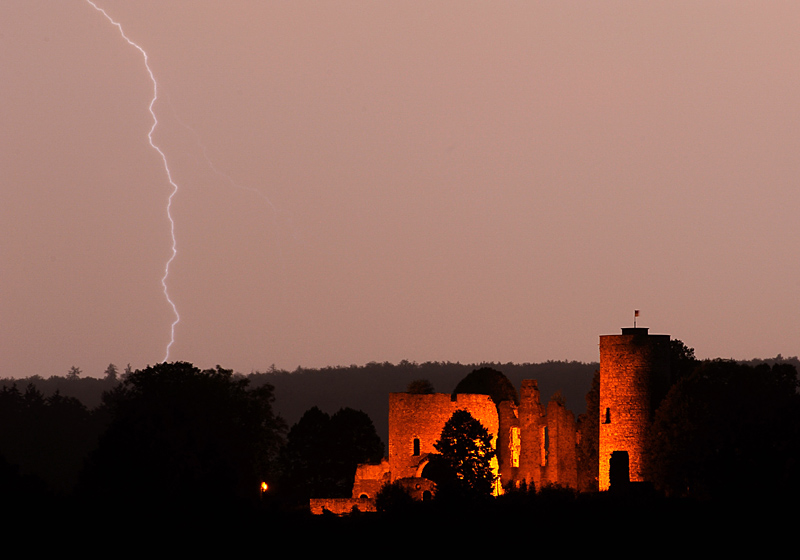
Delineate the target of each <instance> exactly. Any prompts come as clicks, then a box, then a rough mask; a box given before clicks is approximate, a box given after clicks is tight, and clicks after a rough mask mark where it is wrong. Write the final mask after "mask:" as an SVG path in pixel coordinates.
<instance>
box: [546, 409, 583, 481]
mask: <svg viewBox="0 0 800 560" xmlns="http://www.w3.org/2000/svg"><path fill="white" fill-rule="evenodd" d="M544 425H546V426H547V434H548V440H549V441H548V446H547V460H546V461H545V465H544V466H543V467H542V477H541V483H542V485H547V484H557V485H560V486H569V487H570V488H577V487H578V461H577V455H576V452H577V448H576V447H577V446H576V443H577V442H576V437H575V433H576V427H575V415H574V414H572V412H570V411H569V410H567V407H566V406H564V404H562V403H561V402H558V401H555V400H551V401H550V402H549V403H547V412H546V414H545V417H544Z"/></svg>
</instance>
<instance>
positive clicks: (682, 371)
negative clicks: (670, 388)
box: [669, 338, 700, 385]
mask: <svg viewBox="0 0 800 560" xmlns="http://www.w3.org/2000/svg"><path fill="white" fill-rule="evenodd" d="M669 350H670V364H669V365H670V371H671V384H672V385H674V384H675V383H677V382H678V381H680V380H681V379H683V378H684V377H688V376H689V375H691V374H692V372H693V371H694V369H695V368H696V367H697V366H698V364H699V363H700V362H699V361H698V360H697V358H695V355H694V348H689V347H688V346H686V345H685V344H684V343H683V341H681V340H678V339H677V338H673V339H672V340H670V341H669Z"/></svg>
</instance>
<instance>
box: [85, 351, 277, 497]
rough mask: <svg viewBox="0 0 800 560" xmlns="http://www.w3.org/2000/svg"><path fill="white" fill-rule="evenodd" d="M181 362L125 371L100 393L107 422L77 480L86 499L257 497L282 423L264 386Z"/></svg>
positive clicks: (270, 469)
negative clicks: (111, 387) (116, 383)
mask: <svg viewBox="0 0 800 560" xmlns="http://www.w3.org/2000/svg"><path fill="white" fill-rule="evenodd" d="M248 383H249V382H248V380H247V379H244V378H239V377H235V376H234V375H233V372H232V371H231V370H226V369H222V368H221V367H219V366H217V368H216V369H209V370H204V371H200V370H199V369H198V368H196V367H194V366H193V365H192V364H189V363H186V362H174V363H162V364H158V365H155V366H152V367H147V368H146V369H144V370H137V371H135V372H133V373H131V374H130V375H129V376H128V377H127V378H126V379H125V381H124V382H123V383H122V384H121V385H119V386H118V387H117V388H116V389H114V390H113V391H112V392H109V393H106V395H105V406H106V407H107V408H108V410H109V413H110V416H111V424H110V426H109V428H108V430H107V432H106V433H105V434H104V435H103V437H102V438H101V440H100V444H99V447H98V449H97V451H96V453H94V454H93V455H92V457H91V460H90V462H89V465H88V467H87V469H86V471H85V476H84V478H83V480H82V483H83V489H84V490H85V492H86V493H87V494H88V495H93V496H95V497H98V496H101V495H102V496H106V497H109V496H115V497H117V498H122V497H124V498H125V499H127V500H147V501H148V502H150V503H151V504H159V503H160V504H172V505H175V506H178V505H184V506H189V505H191V504H194V505H198V504H201V503H203V502H210V503H215V502H218V501H221V500H231V499H233V498H243V497H252V498H256V497H258V495H259V494H258V492H259V485H260V482H261V481H262V480H267V481H270V480H271V475H272V474H273V472H274V471H273V468H274V466H273V461H274V459H275V457H276V454H277V451H278V449H279V447H280V445H281V442H282V434H283V431H284V423H283V421H282V420H281V418H279V417H276V416H275V415H274V413H273V411H272V402H273V400H274V397H273V389H272V387H271V386H270V385H262V386H261V387H258V388H255V389H251V388H249V387H248Z"/></svg>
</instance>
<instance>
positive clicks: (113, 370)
mask: <svg viewBox="0 0 800 560" xmlns="http://www.w3.org/2000/svg"><path fill="white" fill-rule="evenodd" d="M105 374H106V377H105V379H106V381H111V382H115V381H116V380H117V366H115V365H114V364H108V367H107V368H106V371H105Z"/></svg>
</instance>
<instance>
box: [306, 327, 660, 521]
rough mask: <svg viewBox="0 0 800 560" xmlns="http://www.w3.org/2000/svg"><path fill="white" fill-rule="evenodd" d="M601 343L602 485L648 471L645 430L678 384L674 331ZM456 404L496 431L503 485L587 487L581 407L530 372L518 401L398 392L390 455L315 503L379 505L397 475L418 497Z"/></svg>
mask: <svg viewBox="0 0 800 560" xmlns="http://www.w3.org/2000/svg"><path fill="white" fill-rule="evenodd" d="M599 346H600V406H599V410H597V411H595V413H596V414H598V416H599V425H600V428H599V457H598V473H599V478H598V485H599V489H600V490H608V489H609V487H610V486H611V485H612V482H614V481H615V480H620V481H625V482H627V481H631V482H641V481H644V480H645V474H644V470H643V469H644V463H645V461H646V459H647V447H646V435H647V431H648V429H649V427H650V424H651V423H652V418H653V414H654V411H655V408H656V407H657V405H658V401H659V400H660V399H661V398H662V397H663V395H664V393H665V392H666V390H667V388H668V384H669V375H670V359H669V356H670V337H669V335H650V334H648V329H647V328H641V327H639V328H637V327H632V328H623V329H622V334H621V335H602V336H600V345H599ZM506 381H507V380H506ZM457 410H466V411H467V412H469V413H470V414H471V415H472V416H473V417H474V418H475V419H476V420H478V421H479V422H480V423H481V424H482V425H483V426H484V427H485V428H486V429H487V430H488V431H489V433H490V434H492V436H493V445H494V446H495V449H496V451H497V456H496V459H495V463H494V465H493V466H494V469H495V474H496V475H497V476H498V483H497V486H496V489H495V493H496V494H499V493H502V491H503V489H506V488H520V487H523V486H524V487H527V488H537V489H538V488H541V487H543V486H547V485H559V486H563V487H569V488H573V489H576V490H577V489H578V449H577V448H578V444H579V441H580V437H581V434H580V432H579V430H578V429H577V426H576V422H575V416H574V414H573V413H572V412H571V411H570V410H568V409H567V408H566V405H565V403H564V402H563V400H562V399H559V398H553V399H551V400H550V402H548V403H547V404H546V405H545V406H543V405H542V403H541V401H540V394H539V388H538V385H537V382H536V381H535V380H523V381H522V386H521V390H520V393H519V402H518V403H517V402H515V400H514V399H507V400H501V401H500V402H495V401H493V400H492V397H491V396H489V395H484V394H464V393H453V394H452V395H451V394H447V393H435V394H412V393H390V394H389V456H388V457H387V458H385V459H384V460H383V461H382V462H381V463H380V464H379V465H359V466H358V468H357V470H356V475H355V483H354V485H353V494H352V496H353V497H352V499H350V500H312V504H311V506H312V511H317V512H321V511H322V508H323V507H324V508H325V509H329V510H331V511H333V512H335V513H346V512H349V511H350V509H351V508H352V507H353V506H355V507H358V508H359V509H361V510H362V511H370V510H372V511H374V499H375V496H376V495H377V493H378V491H379V490H380V489H381V488H382V487H383V486H384V485H385V484H387V483H391V482H396V481H400V483H401V484H402V485H403V486H404V487H405V488H406V489H407V490H408V491H409V493H410V494H411V495H412V496H414V497H416V498H417V499H423V498H425V497H426V496H430V495H432V493H433V492H435V485H434V484H433V483H431V481H429V480H427V479H426V478H425V476H424V475H425V467H426V466H427V464H428V458H429V456H430V454H432V453H435V452H436V450H435V448H434V444H435V443H436V442H437V441H438V439H439V437H440V435H441V432H442V428H443V427H444V424H445V423H446V422H447V421H448V420H449V419H450V417H451V416H452V415H453V413H454V412H456V411H457ZM589 412H590V411H589Z"/></svg>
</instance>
